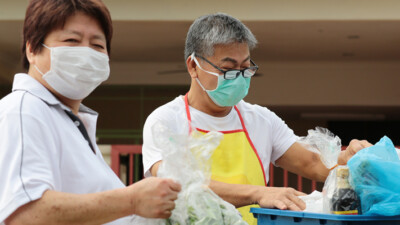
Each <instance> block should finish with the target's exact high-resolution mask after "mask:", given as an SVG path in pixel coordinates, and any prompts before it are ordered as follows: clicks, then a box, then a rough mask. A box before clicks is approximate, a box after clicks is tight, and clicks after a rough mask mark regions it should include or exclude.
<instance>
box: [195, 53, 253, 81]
mask: <svg viewBox="0 0 400 225" xmlns="http://www.w3.org/2000/svg"><path fill="white" fill-rule="evenodd" d="M194 56H196V57H199V58H200V59H202V60H204V61H206V62H208V63H209V64H210V65H211V66H213V67H214V68H215V69H217V70H219V71H220V72H221V73H223V74H224V79H226V80H234V79H236V78H237V77H238V76H239V75H240V74H242V76H243V77H245V78H248V77H247V76H244V71H245V70H249V69H252V70H254V73H253V75H251V76H249V77H252V76H254V74H256V72H257V70H258V66H257V64H255V63H254V62H253V60H251V59H250V63H252V64H253V66H250V67H247V68H246V69H242V70H235V69H233V70H223V69H221V68H219V67H218V66H216V65H214V64H213V63H212V62H210V61H208V60H207V59H206V58H204V57H203V56H201V55H197V54H196V53H195V54H194ZM230 71H238V72H237V73H236V77H235V78H230V77H229V78H227V77H226V73H227V72H230Z"/></svg>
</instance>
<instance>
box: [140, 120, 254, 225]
mask: <svg viewBox="0 0 400 225" xmlns="http://www.w3.org/2000/svg"><path fill="white" fill-rule="evenodd" d="M152 132H153V136H154V137H157V140H156V144H157V146H158V147H160V148H162V149H163V162H162V163H161V165H160V167H159V170H158V172H157V176H158V177H163V178H171V179H173V180H175V181H177V182H179V183H180V184H181V185H182V190H181V192H180V193H179V194H178V199H177V200H176V201H175V205H176V207H175V209H174V210H173V211H172V215H171V217H170V218H169V219H146V218H141V217H136V218H135V220H134V222H135V224H141V225H164V224H165V225H185V224H186V225H224V224H225V225H245V224H247V223H246V222H244V221H243V220H242V218H241V216H240V214H239V212H238V211H237V210H236V208H235V207H234V206H233V205H231V204H230V203H228V202H226V201H224V200H222V199H221V198H220V197H219V196H218V195H216V194H215V193H214V192H213V191H212V190H211V189H209V188H208V184H209V183H210V178H211V162H210V161H211V155H212V154H213V152H214V150H215V148H216V147H217V146H218V145H219V142H220V140H221V139H222V138H223V135H222V134H221V133H219V132H213V131H212V132H209V133H207V134H205V135H203V134H201V133H200V132H197V131H196V130H195V129H193V132H192V133H191V135H180V134H174V133H172V132H171V131H169V130H168V129H167V127H165V126H164V125H163V124H161V123H156V124H155V125H154V126H153V127H152Z"/></svg>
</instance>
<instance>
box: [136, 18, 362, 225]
mask: <svg viewBox="0 0 400 225" xmlns="http://www.w3.org/2000/svg"><path fill="white" fill-rule="evenodd" d="M256 44H257V40H256V39H255V37H254V35H253V34H252V33H251V31H250V30H249V29H248V28H247V27H246V26H245V25H244V24H243V23H241V22H240V21H239V20H237V19H235V18H233V17H231V16H229V15H226V14H223V13H216V14H210V15H205V16H202V17H200V18H198V19H196V20H195V21H194V23H193V24H192V25H191V27H190V28H189V32H188V34H187V38H186V45H185V60H186V66H187V70H188V73H189V75H190V76H191V85H190V90H189V92H188V93H187V94H186V95H185V96H179V97H177V98H175V99H174V100H173V101H171V102H169V103H167V104H165V105H163V106H161V107H159V108H158V109H156V110H155V111H154V112H153V113H152V114H151V115H150V116H149V117H148V118H147V120H146V123H145V126H144V131H143V140H144V143H143V164H144V170H145V176H156V175H157V170H158V167H159V165H160V163H161V162H162V155H161V152H162V151H163V149H160V148H159V147H157V146H156V144H155V141H154V139H155V138H157V137H153V135H152V132H151V127H152V126H153V124H155V123H157V121H162V122H163V123H164V124H166V125H167V126H169V129H170V130H171V131H173V132H176V133H181V134H182V133H190V132H191V129H192V128H191V127H193V128H195V129H197V130H199V131H200V132H204V133H205V132H208V131H220V132H222V133H223V134H224V138H223V140H222V141H221V143H220V145H219V146H218V147H217V149H216V150H215V152H214V153H213V155H212V166H211V169H212V177H211V179H212V181H211V183H210V186H209V187H210V188H211V189H212V190H213V191H214V192H215V193H217V194H218V195H219V196H220V197H222V198H223V199H224V200H226V201H228V202H230V203H232V204H233V205H235V206H236V207H238V208H239V211H240V212H241V214H242V216H243V218H244V219H245V220H246V221H247V222H248V223H249V224H256V223H257V222H256V220H255V219H254V217H253V216H252V215H251V214H250V213H249V209H250V207H256V206H258V205H259V206H260V207H266V208H279V209H290V210H303V209H304V208H305V203H304V202H303V201H302V200H300V198H299V197H298V196H300V195H304V193H301V192H299V191H296V190H294V189H292V188H277V187H267V182H268V174H269V164H270V163H271V162H272V163H274V164H275V165H276V166H280V167H282V168H284V169H286V170H288V171H290V172H294V173H296V174H299V175H301V176H304V177H307V178H310V179H314V180H317V181H324V180H325V179H326V177H327V175H328V173H329V169H327V168H326V167H325V166H324V165H323V164H322V162H321V161H320V159H319V156H318V155H316V154H315V153H313V152H311V151H308V150H306V149H305V148H304V147H302V146H301V145H300V144H299V143H297V142H296V140H297V137H296V136H295V134H294V133H293V131H292V130H291V129H290V128H289V127H288V126H287V125H286V124H285V122H284V121H283V120H282V119H280V118H279V117H278V116H277V115H276V114H275V113H273V112H271V111H270V110H269V109H267V108H265V107H261V106H258V105H253V104H249V103H247V102H245V101H243V100H242V99H243V98H244V97H245V96H246V95H247V92H248V90H249V87H250V80H251V77H252V76H253V75H254V74H255V73H256V71H257V69H258V66H257V65H256V64H255V63H254V62H253V61H252V60H251V58H250V50H251V49H253V48H254V47H255V46H256ZM184 125H186V126H184ZM188 125H189V126H188ZM366 146H369V143H368V142H366V141H357V140H354V141H352V142H351V143H350V146H349V148H348V149H347V150H346V151H343V152H342V154H341V155H340V158H339V163H340V164H346V162H347V160H348V159H349V158H350V157H351V156H352V155H353V154H355V152H357V151H358V150H360V149H362V148H364V147H366Z"/></svg>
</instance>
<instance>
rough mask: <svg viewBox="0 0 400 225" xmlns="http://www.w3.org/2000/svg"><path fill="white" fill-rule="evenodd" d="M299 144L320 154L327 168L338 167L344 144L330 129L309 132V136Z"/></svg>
mask: <svg viewBox="0 0 400 225" xmlns="http://www.w3.org/2000/svg"><path fill="white" fill-rule="evenodd" d="M298 142H299V143H300V144H302V145H303V146H304V147H305V148H307V149H308V150H310V151H312V152H315V153H318V154H320V158H321V161H322V163H323V164H324V165H325V166H326V168H328V169H330V168H332V167H334V166H336V164H337V160H338V157H339V153H340V151H341V149H342V144H341V140H340V138H339V137H338V136H335V135H334V134H333V133H332V132H330V131H329V130H328V129H326V128H323V127H316V128H315V130H308V135H307V136H306V137H301V138H300V139H299V140H298Z"/></svg>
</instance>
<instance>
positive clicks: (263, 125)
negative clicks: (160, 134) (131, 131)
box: [142, 96, 298, 182]
mask: <svg viewBox="0 0 400 225" xmlns="http://www.w3.org/2000/svg"><path fill="white" fill-rule="evenodd" d="M236 106H237V108H238V109H239V111H240V113H241V115H242V118H243V121H244V124H245V126H246V128H247V131H248V133H249V136H250V139H251V141H252V142H253V144H254V147H255V148H256V150H257V153H258V155H259V157H260V159H261V162H262V163H263V166H264V170H265V171H264V172H265V176H266V181H267V182H268V179H269V177H268V175H269V163H270V162H272V163H275V161H276V160H277V159H279V158H280V157H281V156H282V155H283V154H284V153H285V152H286V151H287V150H288V149H289V147H290V146H292V145H293V144H294V143H295V142H296V141H297V139H298V138H297V136H296V135H295V134H294V133H293V131H292V129H290V128H289V127H288V126H287V125H286V123H285V122H284V121H283V120H282V119H281V118H279V117H278V116H277V115H276V114H275V113H273V112H272V111H270V110H269V109H267V108H266V107H262V106H259V105H254V104H250V103H247V102H245V101H243V100H242V101H240V102H239V103H238V104H237V105H236ZM189 109H190V114H191V118H192V127H195V128H200V129H203V130H208V131H230V130H238V129H242V125H241V123H240V119H239V116H238V114H237V112H236V110H234V109H233V108H232V110H231V112H230V113H229V114H228V115H226V116H224V117H214V116H210V115H208V114H206V113H204V112H201V111H199V110H197V109H195V108H193V107H191V106H189ZM158 121H161V122H162V123H163V124H164V125H165V126H167V127H168V128H169V129H170V130H171V131H172V132H173V133H176V134H188V133H189V129H188V119H187V116H186V108H185V102H184V100H183V96H178V97H177V98H175V99H174V100H173V101H171V102H169V103H167V104H165V105H163V106H161V107H159V108H157V109H156V110H155V111H154V112H152V113H151V114H150V115H149V117H148V118H147V120H146V123H145V125H144V128H143V148H142V152H143V166H144V171H145V176H146V177H148V176H151V174H150V171H149V170H150V168H151V166H152V165H153V164H154V163H156V162H157V161H160V160H162V151H163V149H162V148H160V147H158V146H157V145H156V142H155V141H154V140H155V139H156V138H157V137H154V136H153V132H152V127H153V125H154V124H155V123H157V122H158Z"/></svg>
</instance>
